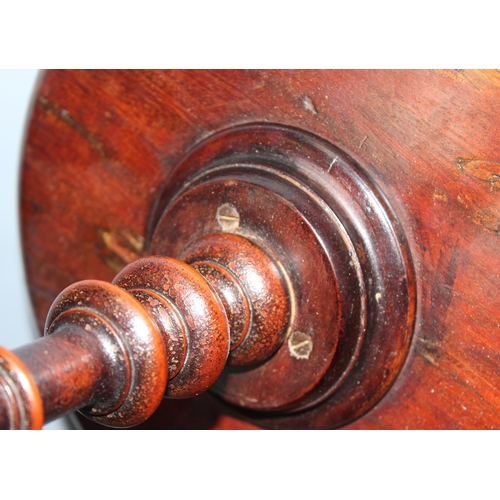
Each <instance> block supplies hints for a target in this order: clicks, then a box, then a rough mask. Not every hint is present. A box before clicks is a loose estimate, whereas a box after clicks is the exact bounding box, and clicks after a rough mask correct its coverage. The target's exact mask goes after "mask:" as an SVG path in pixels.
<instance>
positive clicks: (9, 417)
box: [0, 347, 43, 430]
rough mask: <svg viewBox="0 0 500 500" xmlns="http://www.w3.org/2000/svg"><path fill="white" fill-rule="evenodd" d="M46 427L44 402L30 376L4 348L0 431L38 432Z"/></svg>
mask: <svg viewBox="0 0 500 500" xmlns="http://www.w3.org/2000/svg"><path fill="white" fill-rule="evenodd" d="M2 400H3V403H2ZM42 425H43V404H42V399H41V397H40V393H39V392H38V387H37V386H36V384H35V382H34V381H33V378H32V376H31V374H30V372H29V371H28V370H27V369H26V367H25V366H24V364H23V363H22V362H21V360H20V359H18V358H17V356H16V355H14V354H13V353H12V352H10V351H8V350H7V349H4V348H3V347H0V429H21V430H23V429H24V430H27V429H33V430H36V429H41V428H42Z"/></svg>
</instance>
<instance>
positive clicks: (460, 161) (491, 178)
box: [454, 157, 500, 192]
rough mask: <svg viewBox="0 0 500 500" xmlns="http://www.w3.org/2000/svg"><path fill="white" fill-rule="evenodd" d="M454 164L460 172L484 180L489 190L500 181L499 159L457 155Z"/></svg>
mask: <svg viewBox="0 0 500 500" xmlns="http://www.w3.org/2000/svg"><path fill="white" fill-rule="evenodd" d="M454 164H455V165H456V166H457V168H458V170H459V171H460V172H462V173H466V174H469V175H471V176H473V177H475V178H476V179H478V180H480V181H482V182H485V183H486V184H487V185H488V186H489V188H490V192H491V191H493V190H494V189H495V188H496V187H497V183H498V182H500V161H497V160H480V159H478V158H461V157H458V158H457V159H456V160H455V162H454Z"/></svg>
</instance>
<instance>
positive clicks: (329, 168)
mask: <svg viewBox="0 0 500 500" xmlns="http://www.w3.org/2000/svg"><path fill="white" fill-rule="evenodd" d="M338 159H339V157H338V156H335V158H334V159H333V160H332V163H330V166H329V167H328V170H327V172H328V173H330V170H331V169H332V168H333V166H334V165H335V163H337V160H338Z"/></svg>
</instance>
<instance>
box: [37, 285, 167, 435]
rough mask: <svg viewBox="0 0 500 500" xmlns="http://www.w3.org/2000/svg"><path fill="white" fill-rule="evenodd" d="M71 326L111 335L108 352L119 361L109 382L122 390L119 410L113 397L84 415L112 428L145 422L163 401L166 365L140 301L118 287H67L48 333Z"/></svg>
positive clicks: (51, 317)
mask: <svg viewBox="0 0 500 500" xmlns="http://www.w3.org/2000/svg"><path fill="white" fill-rule="evenodd" d="M72 322H74V323H77V324H78V325H80V326H81V325H82V324H83V323H85V325H83V329H84V330H86V331H88V332H89V333H95V334H96V335H98V336H101V337H102V336H107V337H108V345H107V348H105V349H104V351H105V352H107V353H108V354H109V356H110V357H111V358H113V357H115V356H116V357H118V358H119V361H121V363H115V364H113V363H112V362H111V363H110V364H112V365H113V366H115V370H116V372H115V373H113V374H112V377H111V379H110V381H109V382H110V383H112V384H113V385H115V384H119V385H121V389H122V390H123V399H122V401H120V404H119V406H118V407H117V408H116V398H110V399H109V400H108V401H107V402H104V403H103V405H101V406H94V407H93V408H89V409H84V410H80V411H82V413H84V414H85V415H86V416H88V417H89V418H91V419H93V420H95V421H97V422H99V423H102V424H104V425H108V426H113V427H130V426H133V425H136V424H139V423H141V422H143V421H144V420H146V419H147V418H148V417H149V416H151V415H152V414H153V413H154V411H155V410H156V408H157V407H158V406H159V404H160V402H161V400H162V393H163V391H164V390H165V386H166V384H167V360H166V353H165V347H164V345H163V341H162V338H161V335H160V333H159V331H158V330H157V328H156V325H155V324H154V323H153V321H152V320H151V319H150V317H149V315H148V313H147V312H146V311H145V309H144V308H143V307H142V305H141V304H140V303H139V301H138V300H136V299H135V298H134V297H132V296H131V295H130V294H129V293H127V292H126V291H124V290H122V289H121V288H119V287H118V286H116V285H113V284H110V283H105V282H102V281H92V280H89V281H81V282H78V283H75V284H74V285H72V286H69V287H68V288H66V289H65V290H64V291H63V292H62V293H61V294H60V295H59V297H58V298H57V299H56V300H55V301H54V303H53V305H52V307H51V309H50V311H49V314H48V316H47V322H46V328H45V334H46V335H57V332H58V331H60V330H62V329H67V328H68V325H71V323H72ZM137 353H140V355H139V354H137ZM120 381H121V382H120ZM105 390H106V389H105ZM108 405H109V406H108ZM103 413H104V414H103Z"/></svg>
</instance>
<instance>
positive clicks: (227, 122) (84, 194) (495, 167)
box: [21, 70, 500, 429]
mask: <svg viewBox="0 0 500 500" xmlns="http://www.w3.org/2000/svg"><path fill="white" fill-rule="evenodd" d="M499 100H500V75H499V73H497V72H495V71H469V70H464V71H206V70H203V71H201V70H200V71H135V72H134V71H53V72H47V73H46V74H45V76H44V78H43V80H42V81H41V84H40V87H39V89H38V93H37V97H36V100H35V105H34V110H33V116H32V119H31V122H30V126H29V130H28V136H27V142H26V148H25V156H24V163H23V173H22V184H21V192H22V202H21V204H22V237H23V247H24V255H25V262H26V269H27V277H28V281H29V285H30V292H31V296H32V300H33V304H34V307H35V311H36V315H37V318H38V321H39V325H40V327H42V325H43V322H44V319H45V315H46V314H47V311H48V309H49V305H50V303H51V302H52V300H53V299H54V298H55V296H56V295H57V294H58V293H59V292H60V291H61V290H62V289H63V288H64V287H66V286H68V285H69V284H70V283H73V282H75V281H78V280H81V279H104V280H111V279H112V278H113V276H114V274H115V273H116V272H117V271H119V270H120V269H121V268H122V267H123V266H124V265H125V264H127V263H128V262H130V261H131V260H133V259H135V258H137V257H140V256H142V255H144V254H145V251H146V242H147V239H148V237H150V235H151V234H152V229H153V227H154V223H155V206H156V205H157V204H158V198H159V193H160V192H161V190H162V188H163V186H164V185H165V183H167V182H168V178H169V174H170V172H171V171H172V169H173V168H174V166H175V165H176V164H177V163H178V162H180V160H181V159H182V157H183V155H184V154H185V153H186V152H187V151H189V150H190V148H192V147H193V146H194V145H195V144H197V143H198V142H199V141H201V140H203V139H205V138H207V137H208V136H210V135H211V134H214V133H216V132H220V131H221V130H223V129H227V128H230V127H234V126H237V125H242V124H248V123H253V122H272V123H279V124H283V125H288V126H293V127H298V128H301V129H304V130H307V131H309V132H312V133H314V134H317V135H319V136H320V137H323V138H324V139H326V140H327V141H329V142H331V143H333V144H334V145H337V146H338V147H340V148H341V149H343V150H344V151H346V152H347V153H348V154H349V155H351V156H352V157H353V158H355V159H356V160H357V161H358V162H359V163H360V164H361V165H362V166H363V168H364V169H365V170H366V172H367V173H368V174H369V175H370V176H371V178H372V179H374V181H375V182H376V184H377V185H378V186H379V188H380V189H381V191H382V192H383V193H384V194H385V196H386V198H387V199H388V200H389V202H390V204H391V206H392V208H393V209H394V211H395V213H396V215H397V217H398V219H399V221H400V222H401V225H402V227H403V230H404V233H405V234H406V236H407V239H408V241H409V245H410V249H411V255H412V259H413V262H414V265H415V274H416V285H417V290H418V297H417V316H416V327H415V331H414V335H413V339H412V344H411V347H410V351H409V353H408V356H407V358H406V361H405V364H404V367H403V369H402V371H401V373H400V374H399V376H398V378H397V380H396V382H395V383H394V385H393V386H392V387H391V389H390V390H389V392H388V393H387V394H386V395H385V397H384V398H383V399H382V400H381V401H380V402H379V403H378V404H377V405H376V407H375V408H373V409H372V410H371V411H369V412H368V413H367V414H365V415H364V416H362V417H361V418H359V419H357V420H356V421H355V422H353V423H352V424H350V425H349V426H348V427H349V428H357V429H361V428H364V429H385V428H389V429H400V428H401V429H405V428H410V429H422V428H433V429H464V428H478V429H486V428H498V427H499V426H500V413H499V408H500V391H499V389H498V387H499V385H500V384H499V378H500V375H499V373H500V372H499V369H498V367H499V363H500V350H499V348H498V341H497V339H498V334H499V330H500V313H499V311H500V307H499V306H500V299H499V294H498V290H499V288H500V277H499V273H498V271H497V269H498V264H499V256H498V255H499V254H498V242H499V239H498V238H499V236H500V203H499V197H498V189H499V186H500V184H498V182H497V179H498V176H499V175H500V170H499V164H500V163H499V162H500V127H499V125H498V118H497V112H496V110H497V108H498V102H499ZM96 178H98V179H99V182H95V181H94V179H96ZM207 397H208V396H207ZM164 404H165V405H166V406H168V405H167V403H164ZM188 404H194V403H188ZM211 404H214V405H215V406H212V407H211V408H216V410H213V411H214V412H219V414H228V412H229V410H227V409H221V407H219V406H217V405H216V403H211ZM181 406H182V405H178V406H177V407H176V408H177V409H175V410H173V412H174V413H175V412H177V414H178V415H182V411H183V410H182V408H181ZM162 407H163V404H162ZM165 413H167V412H165ZM209 414H210V412H208V414H207V415H209ZM210 415H212V416H213V413H212V414H210ZM175 418H176V417H175V415H170V416H164V419H163V420H161V419H160V420H161V422H162V424H164V425H165V426H167V427H168V426H173V427H175V426H176V425H177V424H176V423H175ZM179 418H180V419H181V420H182V418H181V417H179ZM207 418H209V417H208V416H207ZM210 418H211V417H210ZM210 418H209V420H210ZM318 418H319V419H320V417H318ZM169 419H174V422H173V423H172V421H169ZM215 421H217V419H215V420H214V419H213V418H212V419H211V420H210V422H211V425H212V426H215V425H216V424H215ZM169 422H170V423H169ZM218 422H224V420H218ZM152 425H153V424H152ZM193 425H195V426H199V427H202V425H201V424H200V422H198V423H197V424H193ZM217 425H219V424H217ZM222 425H224V424H222ZM179 426H180V424H179ZM228 426H229V424H228Z"/></svg>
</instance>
